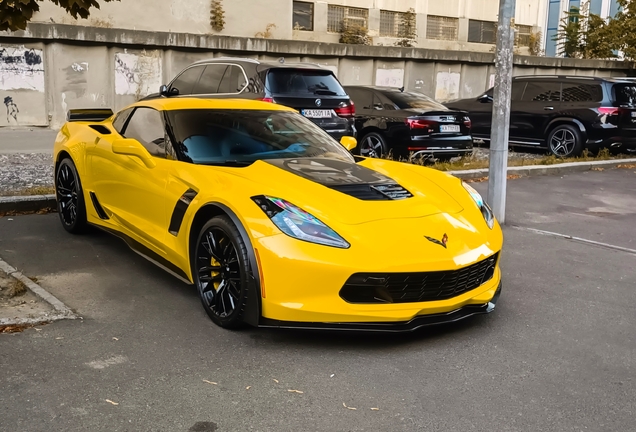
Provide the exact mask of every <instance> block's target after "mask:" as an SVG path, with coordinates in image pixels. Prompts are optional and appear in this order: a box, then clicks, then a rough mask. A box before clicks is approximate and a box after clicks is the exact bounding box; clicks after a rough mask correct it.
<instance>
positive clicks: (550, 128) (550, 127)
mask: <svg viewBox="0 0 636 432" xmlns="http://www.w3.org/2000/svg"><path fill="white" fill-rule="evenodd" d="M563 124H567V125H571V126H576V127H577V128H578V129H579V130H580V131H581V135H582V136H583V139H584V140H587V129H585V125H584V124H583V123H582V122H581V121H580V120H578V119H575V118H572V117H559V118H555V119H553V120H552V121H550V123H548V126H547V127H546V129H545V137H546V139H547V137H548V135H550V132H552V131H553V130H554V128H556V127H557V126H560V125H563ZM546 143H547V141H546Z"/></svg>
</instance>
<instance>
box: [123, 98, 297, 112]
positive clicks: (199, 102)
mask: <svg viewBox="0 0 636 432" xmlns="http://www.w3.org/2000/svg"><path fill="white" fill-rule="evenodd" d="M140 106H143V107H150V108H154V109H156V110H159V111H173V110H183V109H219V110H222V109H224V110H257V111H258V110H262V111H290V112H294V111H296V110H294V109H293V108H289V107H286V106H284V105H278V104H273V103H270V102H262V101H259V100H253V99H205V98H194V97H173V98H156V99H149V100H145V101H139V102H137V103H135V104H133V105H131V107H140Z"/></svg>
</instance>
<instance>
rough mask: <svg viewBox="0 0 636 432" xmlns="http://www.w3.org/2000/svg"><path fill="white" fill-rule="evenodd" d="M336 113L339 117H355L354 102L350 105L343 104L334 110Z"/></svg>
mask: <svg viewBox="0 0 636 432" xmlns="http://www.w3.org/2000/svg"><path fill="white" fill-rule="evenodd" d="M334 111H335V112H336V115H337V116H338V117H353V116H354V115H355V114H356V107H355V105H354V104H353V101H351V103H350V104H349V105H347V104H346V103H345V102H342V103H341V104H340V106H339V107H338V108H336V109H334Z"/></svg>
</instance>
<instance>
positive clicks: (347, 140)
mask: <svg viewBox="0 0 636 432" xmlns="http://www.w3.org/2000/svg"><path fill="white" fill-rule="evenodd" d="M340 144H342V145H343V146H344V148H346V149H347V150H349V151H351V150H353V149H354V148H356V146H357V145H358V141H357V140H356V139H355V138H354V137H352V136H343V137H342V138H340Z"/></svg>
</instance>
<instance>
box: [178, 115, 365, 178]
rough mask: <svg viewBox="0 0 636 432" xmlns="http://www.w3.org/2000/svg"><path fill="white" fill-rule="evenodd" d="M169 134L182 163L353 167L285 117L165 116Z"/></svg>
mask: <svg viewBox="0 0 636 432" xmlns="http://www.w3.org/2000/svg"><path fill="white" fill-rule="evenodd" d="M167 116H168V131H169V132H170V135H171V138H172V139H173V140H174V149H175V151H176V153H177V157H178V158H179V160H181V161H185V162H191V163H195V164H203V165H226V166H247V165H250V164H252V163H254V162H256V161H257V160H261V159H285V158H310V157H311V158H314V157H323V158H330V159H338V160H342V161H346V162H354V159H353V156H351V154H350V153H349V152H348V151H347V150H346V149H345V148H344V147H343V146H342V145H341V144H340V143H338V142H337V141H335V140H334V139H333V138H331V137H330V136H329V135H328V134H327V133H326V132H325V131H323V130H322V129H320V128H319V127H318V126H316V125H315V124H314V123H312V122H311V121H309V120H307V119H305V118H304V117H303V116H301V115H300V114H297V113H295V112H286V111H256V110H208V109H190V110H174V111H167Z"/></svg>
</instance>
